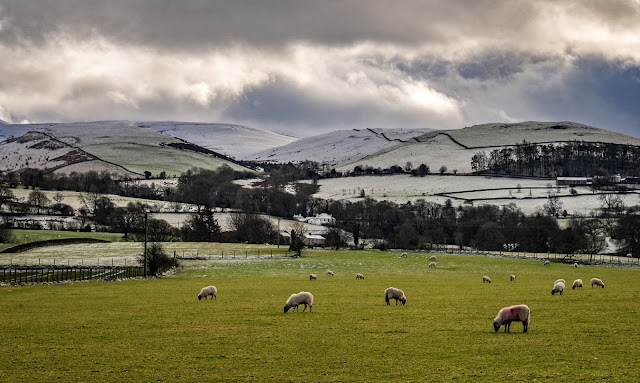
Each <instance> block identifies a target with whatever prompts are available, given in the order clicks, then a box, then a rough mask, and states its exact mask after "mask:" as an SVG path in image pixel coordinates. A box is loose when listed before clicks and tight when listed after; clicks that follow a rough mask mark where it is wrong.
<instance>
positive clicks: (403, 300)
mask: <svg viewBox="0 0 640 383" xmlns="http://www.w3.org/2000/svg"><path fill="white" fill-rule="evenodd" d="M400 302H402V304H403V305H404V304H405V303H407V298H405V297H402V299H400Z"/></svg>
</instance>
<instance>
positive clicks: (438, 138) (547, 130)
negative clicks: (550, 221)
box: [337, 121, 640, 173]
mask: <svg viewBox="0 0 640 383" xmlns="http://www.w3.org/2000/svg"><path fill="white" fill-rule="evenodd" d="M523 141H527V142H529V143H562V142H569V141H588V142H607V143H618V144H630V145H640V139H638V138H635V137H630V136H626V135H624V134H620V133H615V132H611V131H608V130H604V129H599V128H594V127H592V126H588V125H582V124H577V123H574V122H533V121H528V122H522V123H518V124H500V123H494V124H483V125H474V126H471V127H467V128H464V129H457V130H441V131H433V132H429V133H426V134H424V135H422V136H420V137H416V139H414V140H410V141H408V142H406V143H403V144H401V145H396V146H393V147H390V148H386V149H384V150H381V151H379V152H376V153H372V154H370V155H368V156H366V157H364V158H362V159H360V160H357V161H353V162H350V163H345V164H343V165H342V166H340V167H338V168H337V170H341V171H345V170H353V167H354V166H355V165H361V166H371V167H373V168H383V169H384V168H389V167H391V166H393V165H398V166H404V165H405V164H406V163H407V162H411V163H412V165H413V166H414V167H417V166H419V165H420V164H427V165H428V166H429V167H430V168H431V171H433V172H436V171H438V169H439V168H440V167H441V166H446V167H447V170H448V171H449V172H451V171H453V170H457V171H458V172H461V173H467V172H470V171H471V157H472V156H473V155H474V154H476V153H477V152H479V151H485V152H487V153H489V152H490V151H491V150H492V149H495V148H498V147H504V146H512V145H516V144H518V143H522V142H523Z"/></svg>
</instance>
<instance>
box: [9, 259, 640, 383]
mask: <svg viewBox="0 0 640 383" xmlns="http://www.w3.org/2000/svg"><path fill="white" fill-rule="evenodd" d="M265 248H266V247H265ZM51 251H55V250H54V249H51ZM429 255H430V254H410V255H409V257H408V258H399V257H398V254H392V253H385V252H379V251H363V252H349V251H341V252H334V251H309V252H305V253H304V256H303V258H301V259H279V260H274V259H272V260H261V261H255V260H254V261H244V260H225V261H215V262H214V261H190V262H184V263H183V267H182V269H181V270H180V271H179V272H178V273H177V274H175V275H172V276H170V277H164V278H159V279H149V280H128V281H121V282H95V281H94V282H85V283H78V284H60V285H47V286H19V287H2V288H0V304H1V307H2V308H3V309H2V310H1V311H0V312H1V313H0V381H3V382H5V381H15V382H18V381H19V382H26V381H78V382H87V381H131V382H138V381H144V382H150V381H164V382H174V381H183V382H205V381H207V382H219V381H322V382H337V381H341V382H363V381H381V382H400V381H485V382H496V381H527V382H529V381H586V382H593V381H620V382H629V381H638V380H640V368H638V367H637V366H636V361H637V360H638V357H640V331H638V329H637V327H636V322H637V320H638V318H639V315H638V314H639V313H640V299H639V298H640V278H638V277H639V276H640V269H639V268H621V267H620V268H617V267H592V266H584V267H579V268H574V267H571V266H568V265H564V264H556V263H554V264H552V265H550V266H543V265H542V263H541V262H539V261H529V260H514V259H502V258H488V257H472V256H461V255H440V254H438V260H437V263H438V266H437V268H435V269H433V268H432V269H429V268H428V267H427V265H428V263H429V260H428V256H429ZM327 269H330V270H333V271H334V273H335V277H328V276H325V275H324V272H325V271H326V270H327ZM312 272H314V273H316V274H318V280H316V281H309V279H308V275H309V274H310V273H312ZM357 272H361V273H363V274H365V280H363V281H362V280H361V281H356V279H355V273H357ZM512 273H513V274H515V275H516V280H515V281H513V282H509V278H508V277H509V274H512ZM483 275H488V276H490V277H491V279H492V283H491V284H483V283H482V281H481V277H482V276H483ZM592 277H599V278H601V279H602V280H603V281H604V283H605V285H606V288H605V289H595V288H594V289H592V288H591V287H590V286H589V285H588V284H589V279H590V278H592ZM558 278H564V279H566V280H567V285H568V290H567V291H565V293H564V295H563V296H551V294H550V291H551V288H552V284H553V281H554V280H555V279H558ZM576 278H582V279H583V281H585V287H584V289H583V290H581V291H577V290H576V291H574V290H571V288H570V285H571V283H572V281H573V280H574V279H576ZM210 284H213V285H215V286H217V288H218V299H217V300H216V301H206V302H205V301H198V300H197V298H196V296H197V294H198V292H199V291H200V288H202V287H204V286H207V285H210ZM389 286H395V287H398V288H401V289H403V290H404V292H405V293H406V295H407V305H406V306H401V305H398V306H396V305H394V304H392V305H391V306H386V305H385V303H384V297H383V292H384V289H385V288H387V287H389ZM299 291H310V292H312V293H313V295H314V296H315V302H314V306H313V312H312V313H308V312H304V313H302V312H300V313H292V312H289V313H287V314H283V306H284V303H285V301H286V299H287V298H288V296H289V295H290V294H292V293H297V292H299ZM519 303H525V304H527V305H529V307H530V308H531V324H530V326H529V331H528V332H527V333H525V334H523V333H522V326H521V325H520V323H514V324H513V325H512V326H511V330H512V332H511V333H504V332H503V331H502V330H501V331H500V332H498V333H495V332H494V331H493V327H492V320H493V318H494V317H495V315H496V314H497V312H498V310H499V309H500V308H501V307H504V306H507V305H512V304H519Z"/></svg>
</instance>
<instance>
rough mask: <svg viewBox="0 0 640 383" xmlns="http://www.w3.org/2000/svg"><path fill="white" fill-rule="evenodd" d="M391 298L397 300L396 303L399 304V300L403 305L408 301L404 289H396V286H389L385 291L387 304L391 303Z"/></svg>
mask: <svg viewBox="0 0 640 383" xmlns="http://www.w3.org/2000/svg"><path fill="white" fill-rule="evenodd" d="M391 299H395V300H396V305H397V304H398V301H400V302H401V303H402V304H403V305H404V304H405V303H407V297H406V296H405V295H404V291H402V290H400V289H396V288H395V287H389V288H388V289H386V290H385V291H384V301H385V302H387V306H389V305H390V304H391V303H389V301H390V300H391Z"/></svg>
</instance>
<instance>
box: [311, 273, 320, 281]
mask: <svg viewBox="0 0 640 383" xmlns="http://www.w3.org/2000/svg"><path fill="white" fill-rule="evenodd" d="M317 278H318V277H317V276H316V275H315V274H311V275H309V280H310V281H315V280H316V279H317Z"/></svg>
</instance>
